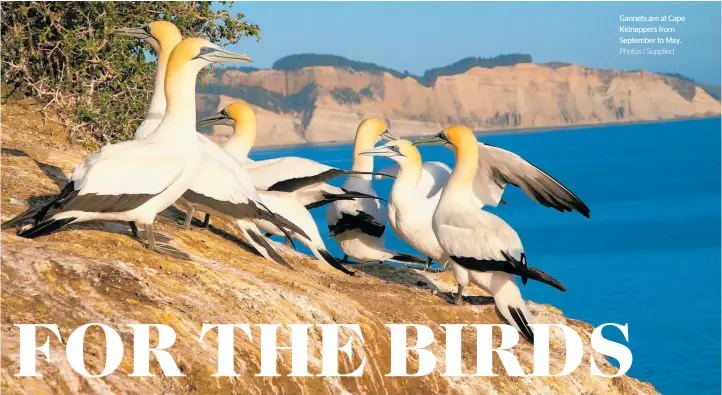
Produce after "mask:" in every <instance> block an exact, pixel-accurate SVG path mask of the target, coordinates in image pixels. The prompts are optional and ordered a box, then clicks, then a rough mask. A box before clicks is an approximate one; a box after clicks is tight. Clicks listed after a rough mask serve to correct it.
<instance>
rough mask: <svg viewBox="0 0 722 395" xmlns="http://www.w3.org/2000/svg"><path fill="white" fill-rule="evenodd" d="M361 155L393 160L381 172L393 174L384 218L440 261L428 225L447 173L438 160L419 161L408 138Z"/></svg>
mask: <svg viewBox="0 0 722 395" xmlns="http://www.w3.org/2000/svg"><path fill="white" fill-rule="evenodd" d="M361 155H369V156H382V157H387V158H390V159H392V160H393V161H394V162H396V163H397V166H396V169H395V170H394V169H391V168H389V169H384V170H382V171H381V172H383V173H385V172H388V173H394V174H395V175H396V180H395V181H394V184H393V186H392V187H391V194H390V196H389V204H388V213H387V214H388V220H389V224H390V225H391V229H393V230H394V232H395V233H396V234H397V235H398V236H399V237H400V238H401V239H402V240H404V241H405V242H406V243H408V244H409V245H411V246H412V247H414V248H415V249H416V250H418V251H420V252H422V253H423V254H425V255H426V256H428V257H429V259H428V261H427V263H426V267H425V268H428V266H429V264H430V263H431V261H432V259H435V260H437V261H438V262H440V263H442V264H444V266H445V265H446V262H445V261H442V259H443V255H444V251H443V250H442V248H441V246H440V245H439V242H438V241H437V240H436V235H435V234H434V231H433V229H432V228H431V218H432V216H433V215H434V211H435V210H436V206H437V204H438V203H439V199H440V198H441V191H442V190H443V188H444V185H445V184H446V180H448V178H449V175H450V174H451V169H450V168H449V166H447V165H446V164H444V163H442V162H422V161H421V154H420V153H419V150H418V149H417V148H416V147H415V146H414V145H413V144H412V143H411V142H410V141H408V140H402V139H392V141H390V142H388V143H386V144H385V145H382V146H379V147H376V148H370V149H367V150H365V151H362V152H361Z"/></svg>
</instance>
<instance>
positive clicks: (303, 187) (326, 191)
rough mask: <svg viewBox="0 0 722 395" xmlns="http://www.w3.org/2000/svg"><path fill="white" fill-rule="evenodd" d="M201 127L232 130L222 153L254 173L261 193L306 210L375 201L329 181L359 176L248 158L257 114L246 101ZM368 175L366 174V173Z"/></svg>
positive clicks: (300, 161)
mask: <svg viewBox="0 0 722 395" xmlns="http://www.w3.org/2000/svg"><path fill="white" fill-rule="evenodd" d="M198 125H199V126H210V125H226V126H231V127H233V135H231V137H230V138H229V139H228V141H226V143H225V144H224V145H223V150H224V151H226V152H227V153H228V154H229V155H231V156H233V158H235V159H236V160H237V161H238V162H240V163H241V164H242V165H243V166H244V167H245V168H246V169H247V170H248V171H249V173H250V174H251V178H252V179H253V184H254V186H255V187H256V189H258V190H259V191H271V192H279V193H283V194H287V195H292V197H293V198H294V199H295V200H296V201H298V202H299V203H300V204H302V205H303V206H306V208H308V209H311V208H315V207H320V206H323V205H325V204H328V203H331V202H333V201H336V200H343V199H353V198H372V199H376V198H377V197H376V196H369V195H365V194H362V193H358V192H352V191H346V190H344V189H343V188H339V187H336V186H333V185H330V184H328V183H327V181H329V180H331V179H333V178H336V177H339V176H342V175H347V174H358V173H357V172H353V171H350V172H349V171H346V170H343V169H339V168H336V167H331V166H327V165H324V164H323V163H319V162H316V161H314V160H311V159H307V158H300V157H297V156H285V157H281V158H274V159H267V160H261V161H255V160H252V159H250V158H249V157H248V153H249V152H250V151H251V149H252V148H253V144H254V142H255V139H256V133H257V124H256V115H255V113H254V111H253V109H252V108H251V106H250V105H249V104H248V103H246V102H243V101H238V102H235V103H232V104H229V105H227V106H226V107H224V108H223V109H222V110H221V111H219V112H218V113H216V114H214V115H211V116H209V117H206V118H204V119H202V120H200V121H199V122H198ZM364 174H365V173H364Z"/></svg>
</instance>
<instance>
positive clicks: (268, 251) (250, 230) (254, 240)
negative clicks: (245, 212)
mask: <svg viewBox="0 0 722 395" xmlns="http://www.w3.org/2000/svg"><path fill="white" fill-rule="evenodd" d="M238 225H239V228H241V231H242V232H243V234H244V235H245V236H246V240H247V241H248V243H250V244H251V246H253V248H255V249H256V251H258V253H259V254H261V255H262V256H263V257H264V258H266V259H268V260H269V261H274V262H276V263H279V264H281V265H285V266H288V267H290V268H292V266H291V265H289V264H288V262H286V260H285V259H283V257H282V256H281V254H279V253H278V252H277V251H276V250H275V249H274V248H273V247H272V246H271V244H270V243H269V242H268V240H267V239H266V238H265V237H263V236H261V234H260V231H259V230H258V228H257V227H256V225H254V224H250V223H247V222H245V221H238Z"/></svg>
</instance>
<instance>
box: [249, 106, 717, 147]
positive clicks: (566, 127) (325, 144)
mask: <svg viewBox="0 0 722 395" xmlns="http://www.w3.org/2000/svg"><path fill="white" fill-rule="evenodd" d="M721 117H722V114H716V115H701V116H693V117H677V118H670V119H655V120H644V121H624V122H604V123H579V124H574V125H560V126H553V127H531V128H508V129H493V130H481V131H474V134H475V135H476V136H477V137H478V136H482V135H483V136H503V135H508V134H531V133H550V132H559V131H565V130H569V129H589V128H596V127H606V126H627V125H640V124H655V123H667V122H682V121H692V120H702V119H713V118H721ZM401 137H402V138H409V137H419V136H401ZM352 143H353V140H347V141H328V142H322V143H306V144H279V145H265V146H258V147H255V148H254V151H261V150H277V149H289V148H296V147H333V146H339V145H346V144H352Z"/></svg>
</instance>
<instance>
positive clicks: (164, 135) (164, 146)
mask: <svg viewBox="0 0 722 395" xmlns="http://www.w3.org/2000/svg"><path fill="white" fill-rule="evenodd" d="M228 61H236V62H244V61H249V59H248V57H247V56H246V55H239V54H235V53H232V52H229V51H226V50H224V49H222V48H220V47H218V46H217V45H215V44H212V43H210V42H208V41H206V40H203V39H195V38H194V39H188V40H184V41H182V42H181V43H180V44H178V45H177V46H176V48H175V49H173V51H172V53H171V56H170V60H169V62H168V70H167V72H166V76H165V95H166V101H167V109H166V112H165V115H164V117H163V120H162V121H161V123H160V125H159V126H158V128H157V130H156V131H155V133H153V135H152V136H151V137H150V138H148V139H146V140H141V141H137V140H134V141H126V142H122V143H118V144H112V145H106V146H105V147H103V148H102V149H101V150H100V152H99V154H98V155H97V156H95V158H94V160H93V161H92V163H89V164H88V166H87V167H86V170H85V175H84V177H82V179H80V180H79V182H73V184H74V185H73V186H72V187H66V188H64V189H63V193H61V195H59V196H58V197H56V198H55V199H54V200H53V201H51V202H50V203H48V204H47V205H46V206H44V207H43V208H42V209H41V210H40V212H39V215H40V218H42V219H41V220H40V221H39V222H38V223H37V224H36V225H35V226H33V227H32V228H30V229H28V230H25V231H23V232H21V233H19V236H22V237H28V238H35V237H38V236H42V235H46V234H48V233H51V232H53V231H56V230H58V229H60V228H62V227H64V226H66V225H70V224H73V223H78V222H84V221H91V220H117V221H132V222H135V223H138V224H142V225H144V227H145V230H146V234H147V237H148V244H147V247H148V248H149V249H152V250H154V251H157V252H159V253H163V254H168V255H172V256H176V257H182V258H187V255H185V254H183V253H180V252H179V251H177V250H175V249H174V248H173V247H171V246H161V245H158V244H157V243H156V242H155V238H154V234H153V222H154V220H155V216H156V215H157V214H158V213H159V212H160V211H162V210H164V209H165V208H167V207H168V206H170V205H171V204H172V203H173V202H174V201H175V200H177V199H178V198H179V197H180V196H181V195H182V194H183V193H184V192H186V190H187V189H188V187H189V186H190V185H191V184H192V183H193V181H194V180H195V179H196V178H197V177H196V176H197V173H198V172H199V171H200V170H201V164H202V163H203V159H204V155H203V153H202V151H201V150H199V149H198V136H197V134H196V132H195V127H194V125H195V80H196V76H197V75H198V72H199V71H200V70H201V69H202V68H203V67H205V66H207V65H210V64H212V63H215V62H228Z"/></svg>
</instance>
